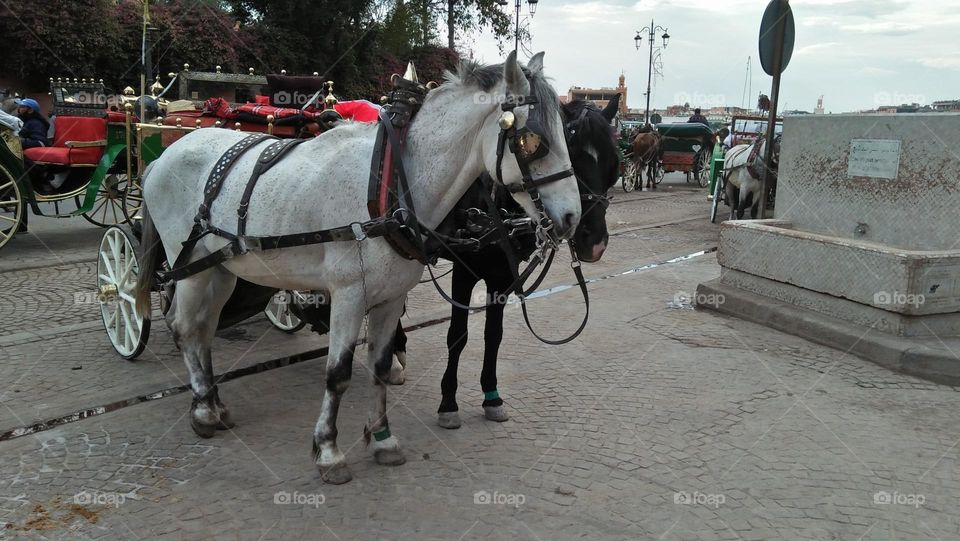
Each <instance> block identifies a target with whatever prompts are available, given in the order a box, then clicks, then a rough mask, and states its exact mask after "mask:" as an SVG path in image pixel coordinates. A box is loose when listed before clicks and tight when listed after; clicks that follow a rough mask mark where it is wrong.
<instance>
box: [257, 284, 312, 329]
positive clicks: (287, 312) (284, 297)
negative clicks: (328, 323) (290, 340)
mask: <svg viewBox="0 0 960 541" xmlns="http://www.w3.org/2000/svg"><path fill="white" fill-rule="evenodd" d="M299 295H300V294H299V293H297V292H296V291H280V292H278V293H277V294H276V295H274V296H272V297H270V302H268V303H267V307H266V308H265V309H264V310H263V313H264V315H265V316H267V319H268V320H270V323H272V324H273V326H274V327H276V328H278V329H280V330H281V331H283V332H286V333H291V334H292V333H295V332H297V331H299V330H300V329H302V328H303V327H304V325H306V324H307V322H306V321H303V320H302V319H300V318H299V317H297V315H296V314H294V313H293V310H292V309H291V305H292V304H293V303H294V302H296V299H297V297H298V296H299Z"/></svg>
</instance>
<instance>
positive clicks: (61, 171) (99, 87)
mask: <svg viewBox="0 0 960 541" xmlns="http://www.w3.org/2000/svg"><path fill="white" fill-rule="evenodd" d="M50 94H51V96H52V97H53V103H54V110H53V112H54V115H55V116H54V117H53V127H54V139H53V144H52V145H50V146H46V147H35V148H27V149H24V148H22V145H21V143H20V139H19V138H18V137H17V136H16V135H15V134H14V131H13V129H12V128H11V127H8V126H4V125H0V139H2V140H3V144H0V248H2V247H3V246H5V245H6V244H7V243H8V242H10V240H11V239H12V238H13V237H14V235H16V234H17V233H18V232H25V231H26V230H27V222H28V220H27V217H28V210H29V211H30V212H32V213H33V214H34V215H36V216H51V217H57V218H69V217H73V216H83V217H84V218H85V219H86V220H87V221H88V222H90V223H93V224H95V225H99V226H101V227H108V226H110V225H115V224H120V223H125V222H127V221H129V219H130V217H131V216H132V215H133V214H134V213H135V209H134V208H132V207H137V206H139V203H138V201H137V199H136V196H135V195H131V196H130V197H128V196H127V193H128V191H130V189H131V186H132V182H133V175H132V172H131V169H130V164H131V160H130V157H131V151H132V150H133V149H132V148H131V137H130V133H131V132H130V127H131V111H130V110H127V111H125V112H122V111H119V112H118V111H112V112H108V111H107V102H108V99H109V97H108V95H107V93H106V91H105V87H104V84H103V81H102V80H101V81H99V82H94V81H93V80H92V79H91V80H90V81H87V80H86V79H84V80H77V79H73V80H69V79H67V80H63V79H62V78H61V79H56V80H54V79H52V78H51V79H50ZM64 207H66V208H64ZM73 207H75V209H74V210H71V208H73ZM51 209H52V212H51Z"/></svg>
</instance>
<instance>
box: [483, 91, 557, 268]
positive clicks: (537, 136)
mask: <svg viewBox="0 0 960 541" xmlns="http://www.w3.org/2000/svg"><path fill="white" fill-rule="evenodd" d="M537 103H538V100H537V98H536V96H511V95H509V94H508V95H507V99H506V101H505V102H504V103H503V104H501V105H500V109H501V110H502V111H503V112H502V113H501V114H500V118H499V120H498V121H497V122H498V124H499V125H500V134H499V136H498V138H497V180H498V181H499V182H500V184H503V185H504V186H505V187H506V188H507V190H509V191H510V193H520V192H527V194H528V195H529V196H530V200H531V201H532V202H533V205H534V207H535V208H536V209H537V231H536V236H537V248H538V249H540V250H541V251H543V250H544V249H545V247H546V246H548V245H552V247H554V248H555V247H556V244H557V239H556V238H555V235H554V230H553V221H552V220H551V219H550V216H548V215H547V209H546V208H545V207H544V205H543V200H542V199H541V198H540V187H541V186H545V185H547V184H550V183H553V182H556V181H558V180H562V179H565V178H567V177H570V176H573V169H565V170H563V171H559V172H556V173H553V174H550V175H547V176H545V177H540V178H534V177H533V174H532V173H531V172H530V164H531V163H533V162H535V161H536V160H539V159H542V158H544V157H546V156H547V155H548V154H549V153H550V145H549V143H548V142H547V138H546V135H545V133H544V130H543V127H542V126H540V125H539V124H538V123H536V122H535V121H532V120H531V119H530V118H529V115H528V117H527V122H526V123H525V124H524V126H523V127H520V128H518V127H517V126H516V115H515V114H514V112H513V110H514V109H516V108H517V107H533V106H534V105H536V104H537ZM508 142H509V146H510V151H511V152H512V153H513V155H514V157H515V158H516V160H517V166H518V167H519V168H520V174H521V175H522V178H521V180H520V182H519V183H517V184H505V183H504V182H503V157H504V154H505V150H506V147H507V143H508Z"/></svg>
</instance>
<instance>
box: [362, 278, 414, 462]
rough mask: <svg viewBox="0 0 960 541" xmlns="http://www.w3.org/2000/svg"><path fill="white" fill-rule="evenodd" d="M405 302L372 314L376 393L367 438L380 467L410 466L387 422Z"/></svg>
mask: <svg viewBox="0 0 960 541" xmlns="http://www.w3.org/2000/svg"><path fill="white" fill-rule="evenodd" d="M403 301H404V299H403V297H401V298H399V299H394V300H393V301H388V302H385V303H383V304H380V305H378V306H376V307H374V308H373V309H372V310H370V325H369V329H370V330H369V333H368V336H369V341H370V344H369V347H368V350H367V351H368V353H367V364H368V368H369V370H370V372H371V373H372V374H373V388H374V390H373V397H372V399H371V400H372V402H371V403H370V413H369V415H368V417H367V425H366V426H365V427H364V429H363V435H364V438H366V441H367V443H368V444H369V445H371V446H372V447H373V456H374V458H375V459H376V460H377V463H379V464H386V465H388V466H396V465H400V464H403V463H404V462H406V459H405V458H404V457H403V452H402V451H401V450H400V442H398V441H397V438H396V437H394V436H393V435H392V434H391V433H390V423H389V421H388V420H387V383H388V381H387V378H388V377H389V375H390V367H391V365H392V364H393V350H394V338H395V334H396V329H397V322H398V321H399V320H400V314H401V313H402V312H403ZM371 436H373V441H371V438H370V437H371Z"/></svg>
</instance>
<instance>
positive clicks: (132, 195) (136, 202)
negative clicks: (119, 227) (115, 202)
mask: <svg viewBox="0 0 960 541" xmlns="http://www.w3.org/2000/svg"><path fill="white" fill-rule="evenodd" d="M124 176H126V175H124ZM121 208H122V209H123V216H124V218H126V220H127V223H129V224H132V223H133V218H134V217H135V216H138V215H139V214H140V210H141V209H142V208H143V186H141V185H140V177H134V179H133V180H132V181H131V182H128V183H127V189H125V190H123V198H122V204H121Z"/></svg>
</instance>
